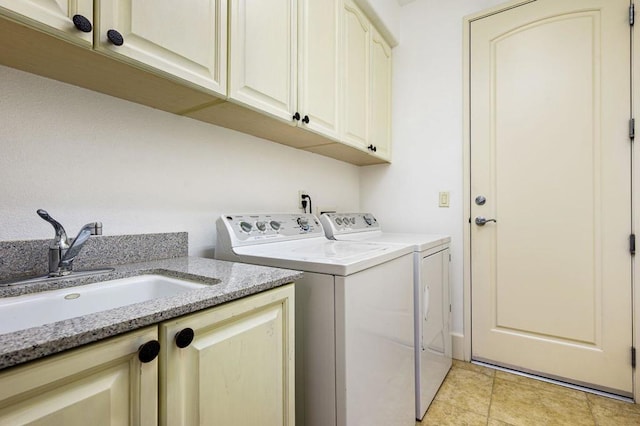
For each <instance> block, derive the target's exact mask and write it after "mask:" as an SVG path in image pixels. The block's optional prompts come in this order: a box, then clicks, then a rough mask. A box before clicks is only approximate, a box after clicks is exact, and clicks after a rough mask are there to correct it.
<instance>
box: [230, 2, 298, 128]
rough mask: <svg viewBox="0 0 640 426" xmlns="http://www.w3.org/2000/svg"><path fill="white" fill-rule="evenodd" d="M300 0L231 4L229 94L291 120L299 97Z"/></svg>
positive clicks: (242, 101) (263, 110)
mask: <svg viewBox="0 0 640 426" xmlns="http://www.w3.org/2000/svg"><path fill="white" fill-rule="evenodd" d="M296 5H297V1H296V0H268V1H267V0H263V1H247V0H234V1H232V2H231V5H230V8H229V13H230V16H229V25H230V31H229V38H230V39H229V49H230V52H229V58H230V59H229V61H230V70H231V74H230V76H229V98H230V99H231V100H234V101H238V102H240V103H242V104H244V105H247V106H249V107H251V108H254V109H257V110H258V111H262V112H266V113H268V114H270V115H273V116H275V117H278V118H281V119H283V120H286V121H292V116H293V113H294V111H293V110H294V106H295V102H296V96H297V93H296V89H297V81H296V80H297V72H298V71H297V63H296V57H297V51H296V33H297V22H296V20H297V14H296V13H297V7H296ZM292 123H293V121H292Z"/></svg>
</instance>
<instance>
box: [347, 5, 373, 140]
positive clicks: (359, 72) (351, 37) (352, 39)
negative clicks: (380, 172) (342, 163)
mask: <svg viewBox="0 0 640 426" xmlns="http://www.w3.org/2000/svg"><path fill="white" fill-rule="evenodd" d="M343 25H344V33H343V58H344V64H345V67H344V73H345V75H344V113H343V116H344V129H343V137H342V139H343V141H344V142H346V143H349V144H351V145H354V146H357V147H360V148H365V147H366V146H367V145H368V140H369V91H370V89H369V47H370V45H369V32H370V31H371V26H370V24H369V21H368V20H367V18H366V17H365V16H364V14H363V13H362V11H361V10H360V9H359V8H358V7H357V6H356V5H355V4H354V3H353V2H352V1H351V0H345V2H344V14H343Z"/></svg>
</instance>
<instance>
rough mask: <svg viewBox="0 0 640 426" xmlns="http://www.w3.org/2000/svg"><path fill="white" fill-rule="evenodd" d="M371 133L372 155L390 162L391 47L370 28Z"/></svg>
mask: <svg viewBox="0 0 640 426" xmlns="http://www.w3.org/2000/svg"><path fill="white" fill-rule="evenodd" d="M370 108H371V133H370V135H369V141H370V142H371V145H373V148H372V150H373V154H374V155H377V156H378V157H382V158H384V159H385V160H391V47H390V46H389V45H388V44H387V42H386V41H384V39H383V38H382V36H381V35H380V33H378V31H376V30H375V28H371V102H370Z"/></svg>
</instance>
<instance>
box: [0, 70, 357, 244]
mask: <svg viewBox="0 0 640 426" xmlns="http://www.w3.org/2000/svg"><path fill="white" fill-rule="evenodd" d="M0 93H1V94H2V96H0V117H1V125H0V147H1V149H0V240H20V239H36V238H49V237H52V236H53V229H52V228H51V226H50V225H48V224H47V223H45V222H44V221H43V220H42V219H40V218H39V217H38V216H37V215H36V213H35V211H36V209H39V208H43V209H45V210H47V211H49V213H50V214H51V215H52V216H53V217H54V218H56V219H57V220H59V221H60V222H61V223H62V224H63V226H65V227H66V229H67V232H68V233H69V234H71V235H72V236H75V234H76V233H77V232H78V231H79V229H80V227H81V226H82V225H83V224H85V223H87V222H92V221H96V220H99V221H102V222H103V225H104V234H105V235H118V234H129V233H134V234H139V233H149V232H172V231H187V232H189V241H190V244H189V245H190V254H192V255H197V256H212V255H213V251H212V250H213V246H214V241H215V219H216V217H217V216H218V215H220V214H221V213H223V212H224V213H228V212H254V211H255V212H268V211H272V212H297V211H298V210H297V197H298V189H305V190H307V191H308V192H309V193H310V194H311V196H312V197H313V202H314V204H315V205H331V206H337V207H339V208H340V209H344V210H357V209H358V207H359V176H358V168H357V167H355V166H352V165H350V164H346V163H343V162H340V161H336V160H333V159H329V158H325V157H321V156H318V155H316V154H311V153H307V152H303V151H299V150H296V149H293V148H289V147H285V146H283V145H279V144H276V143H273V142H269V141H265V140H262V139H259V138H255V137H253V136H248V135H244V134H241V133H238V132H234V131H230V130H227V129H223V128H219V127H216V126H212V125H208V124H204V123H201V122H198V121H195V120H191V119H188V118H184V117H179V116H176V115H172V114H168V113H165V112H162V111H158V110H154V109H151V108H147V107H143V106H140V105H136V104H133V103H130V102H126V101H122V100H120V99H116V98H113V97H110V96H105V95H102V94H98V93H95V92H91V91H88V90H85V89H80V88H77V87H74V86H69V85H67V84H62V83H59V82H56V81H52V80H48V79H44V78H41V77H37V76H34V75H31V74H27V73H23V72H20V71H16V70H13V69H10V68H6V67H0Z"/></svg>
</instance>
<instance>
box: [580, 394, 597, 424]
mask: <svg viewBox="0 0 640 426" xmlns="http://www.w3.org/2000/svg"><path fill="white" fill-rule="evenodd" d="M583 393H584V397H585V398H586V399H587V407H589V414H591V418H592V419H593V424H594V426H597V425H598V419H596V415H595V413H594V412H593V403H592V402H591V400H590V399H589V395H587V393H586V392H583Z"/></svg>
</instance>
